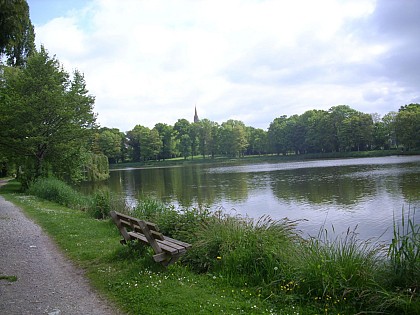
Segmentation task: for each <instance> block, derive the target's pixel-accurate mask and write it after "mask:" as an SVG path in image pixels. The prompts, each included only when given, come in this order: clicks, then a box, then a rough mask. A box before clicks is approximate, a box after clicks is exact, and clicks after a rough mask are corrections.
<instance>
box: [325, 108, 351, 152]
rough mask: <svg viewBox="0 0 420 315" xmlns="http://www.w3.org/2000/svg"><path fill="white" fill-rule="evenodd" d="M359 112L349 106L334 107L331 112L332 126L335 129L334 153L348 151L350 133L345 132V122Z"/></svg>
mask: <svg viewBox="0 0 420 315" xmlns="http://www.w3.org/2000/svg"><path fill="white" fill-rule="evenodd" d="M356 112H357V111H356V110H354V109H352V108H350V106H348V105H337V106H333V107H331V108H330V110H329V114H330V119H331V124H332V126H333V128H334V140H333V147H334V151H343V150H344V151H345V150H346V149H348V145H349V140H348V139H347V138H346V137H347V134H348V132H347V131H344V130H343V121H344V120H345V119H347V118H349V117H350V116H352V115H354V114H355V113H356Z"/></svg>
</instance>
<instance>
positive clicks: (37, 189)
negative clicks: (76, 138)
mask: <svg viewBox="0 0 420 315" xmlns="http://www.w3.org/2000/svg"><path fill="white" fill-rule="evenodd" d="M27 193H28V194H30V195H34V196H37V197H39V198H42V199H45V200H49V201H53V202H56V203H58V204H60V205H63V206H66V207H68V208H71V209H75V210H82V211H86V212H88V213H89V214H90V215H91V216H92V217H94V218H96V219H105V218H108V217H109V212H110V211H112V210H115V211H120V212H125V211H127V209H128V208H129V207H128V205H127V203H126V202H125V200H124V198H123V197H121V196H117V195H113V194H111V193H110V192H109V190H106V189H104V190H98V191H96V192H95V193H94V194H92V195H90V196H86V195H84V194H82V193H80V192H78V191H76V190H75V189H74V188H73V187H71V186H70V185H68V184H66V183H64V182H63V181H61V180H58V179H55V178H40V179H38V180H37V181H35V182H34V183H32V184H31V185H30V187H29V189H28V190H27Z"/></svg>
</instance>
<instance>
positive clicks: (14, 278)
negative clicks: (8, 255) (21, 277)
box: [0, 275, 17, 282]
mask: <svg viewBox="0 0 420 315" xmlns="http://www.w3.org/2000/svg"><path fill="white" fill-rule="evenodd" d="M0 280H6V281H9V282H15V281H17V277H16V276H5V275H0Z"/></svg>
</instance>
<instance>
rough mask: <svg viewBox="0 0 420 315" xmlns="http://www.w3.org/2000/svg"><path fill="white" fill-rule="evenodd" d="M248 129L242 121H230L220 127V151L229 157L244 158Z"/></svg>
mask: <svg viewBox="0 0 420 315" xmlns="http://www.w3.org/2000/svg"><path fill="white" fill-rule="evenodd" d="M247 145H248V142H247V140H246V127H245V125H244V123H243V122H242V121H239V120H233V119H229V120H228V121H226V122H224V123H222V125H221V127H220V150H221V152H222V153H223V154H225V155H228V156H232V157H235V156H242V155H243V154H244V152H245V150H246V147H247Z"/></svg>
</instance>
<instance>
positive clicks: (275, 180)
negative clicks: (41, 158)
mask: <svg viewBox="0 0 420 315" xmlns="http://www.w3.org/2000/svg"><path fill="white" fill-rule="evenodd" d="M107 185H108V187H109V188H110V189H111V190H112V191H113V192H116V193H121V194H124V195H125V196H126V197H127V199H128V200H130V201H131V202H136V200H137V199H138V197H139V196H140V195H142V194H146V195H153V196H155V197H156V198H159V199H161V200H163V201H164V202H167V203H171V204H175V205H176V206H182V207H190V206H197V205H207V206H209V207H211V208H212V209H217V208H219V207H223V208H224V209H225V210H227V211H231V209H235V211H237V212H239V213H241V214H246V215H249V216H251V217H255V218H257V217H259V216H261V215H265V214H269V215H271V216H272V217H273V218H282V217H289V218H291V219H307V220H308V221H305V222H302V224H301V225H300V227H301V229H302V230H304V233H306V234H312V235H313V234H316V233H317V232H318V230H319V228H320V226H321V225H322V224H324V223H325V224H326V225H334V228H335V229H336V230H338V231H345V230H346V229H347V227H349V226H353V227H354V226H356V225H359V227H360V233H361V235H362V236H363V237H364V238H369V237H372V236H378V235H380V234H382V233H383V231H384V230H385V229H386V228H387V227H389V226H392V218H393V214H394V212H396V213H397V214H398V213H400V211H401V208H402V207H406V208H408V207H409V206H410V207H411V208H418V207H419V205H420V189H419V187H420V156H415V157H387V158H368V159H346V160H328V161H306V162H293V163H277V164H258V165H241V166H228V167H209V166H197V165H195V166H187V167H172V168H156V169H131V170H119V171H112V172H111V177H110V180H109V181H108V183H107ZM94 188H96V187H94ZM94 188H90V189H94ZM85 189H88V187H85ZM419 214H420V211H418V214H417V217H418V218H419ZM387 233H388V234H387V236H386V237H387V238H389V237H391V236H392V235H391V234H390V233H389V231H388V232H387Z"/></svg>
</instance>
